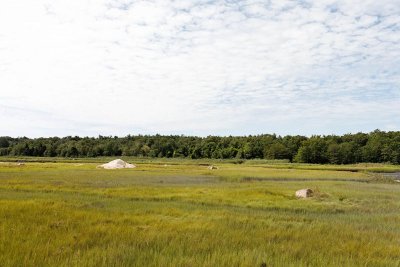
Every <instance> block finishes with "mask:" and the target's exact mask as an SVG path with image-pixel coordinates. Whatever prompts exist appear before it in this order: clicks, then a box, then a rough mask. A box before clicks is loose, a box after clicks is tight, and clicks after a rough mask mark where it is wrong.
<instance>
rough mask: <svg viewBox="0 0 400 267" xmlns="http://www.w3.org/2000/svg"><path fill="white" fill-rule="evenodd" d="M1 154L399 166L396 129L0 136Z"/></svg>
mask: <svg viewBox="0 0 400 267" xmlns="http://www.w3.org/2000/svg"><path fill="white" fill-rule="evenodd" d="M0 156H36V157H71V158H76V157H100V156H137V157H176V158H179V157H182V158H192V159H200V158H213V159H233V158H236V159H287V160H289V161H291V162H305V163H333V164H349V163H358V162H388V163H394V164H400V132H383V131H379V130H375V131H374V132H371V133H357V134H345V135H342V136H336V135H327V136H312V137H305V136H284V137H282V136H277V135H275V134H272V135H270V134H263V135H256V136H239V137H236V136H229V137H219V136H208V137H192V136H177V135H171V136H163V135H153V136H150V135H137V136H131V135H128V136H126V137H116V136H115V137H111V136H99V137H96V138H95V137H77V136H75V137H72V136H68V137H63V138H59V137H50V138H35V139H30V138H27V137H19V138H12V137H0Z"/></svg>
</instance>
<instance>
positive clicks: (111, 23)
mask: <svg viewBox="0 0 400 267" xmlns="http://www.w3.org/2000/svg"><path fill="white" fill-rule="evenodd" d="M0 5H1V7H0V121H1V125H0V135H11V136H31V137H37V136H54V135H58V136H65V135H89V136H96V135H99V134H102V135H126V134H139V133H141V134H154V133H161V134H187V135H202V136H204V135H209V134H213V135H214V134H217V135H247V134H260V133H277V134H281V135H285V134H303V135H311V134H343V133H349V132H358V131H364V132H368V131H372V130H374V129H377V128H379V129H381V130H400V0H381V1H371V0H363V1H361V0H352V1H348V0H347V1H330V0H329V1H328V0H320V1H305V0H303V1H285V0H279V1H272V0H271V1H255V0H249V1H168V0H153V1H131V0H96V1H91V0H79V1H78V0H36V1H30V0H21V1H14V0H3V1H1V3H0Z"/></svg>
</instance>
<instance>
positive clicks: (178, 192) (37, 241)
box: [0, 162, 400, 266]
mask: <svg viewBox="0 0 400 267" xmlns="http://www.w3.org/2000/svg"><path fill="white" fill-rule="evenodd" d="M165 164H166V166H165ZM165 164H159V163H158V162H157V163H152V162H139V163H138V164H137V165H138V167H137V168H135V169H129V170H102V169H96V165H97V163H26V164H25V165H24V166H17V165H16V164H13V163H6V164H0V265H1V266H260V265H261V264H263V263H265V264H266V265H267V266H400V227H399V225H400V185H399V184H397V183H390V182H388V181H386V180H383V181H377V180H376V179H374V176H371V175H370V174H368V173H365V172H351V171H345V170H341V171H337V170H335V169H330V168H327V169H325V168H323V169H322V170H321V169H309V168H308V166H306V165H303V166H301V165H296V167H295V168H292V165H289V164H287V165H288V168H283V167H281V166H278V167H276V164H275V165H273V166H269V167H265V164H261V165H259V164H240V165H238V164H233V163H226V162H219V163H214V164H216V165H217V166H218V167H219V169H217V170H208V169H207V168H206V166H201V165H198V164H194V162H177V163H176V164H168V163H165ZM281 165H282V166H283V165H284V164H281ZM340 167H341V166H338V168H340ZM355 167H357V166H355ZM383 168H391V167H390V166H389V167H387V166H383ZM301 188H312V189H314V190H315V192H316V194H315V196H314V197H313V198H310V199H296V198H295V197H294V192H295V191H296V190H297V189H301Z"/></svg>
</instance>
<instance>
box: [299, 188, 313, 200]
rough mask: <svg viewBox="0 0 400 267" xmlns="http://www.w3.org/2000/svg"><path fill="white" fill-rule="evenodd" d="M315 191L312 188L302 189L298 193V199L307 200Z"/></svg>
mask: <svg viewBox="0 0 400 267" xmlns="http://www.w3.org/2000/svg"><path fill="white" fill-rule="evenodd" d="M312 194H313V191H312V190H311V189H310V188H306V189H300V190H297V191H296V197H299V198H307V197H312Z"/></svg>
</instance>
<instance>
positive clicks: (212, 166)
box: [208, 165, 218, 170]
mask: <svg viewBox="0 0 400 267" xmlns="http://www.w3.org/2000/svg"><path fill="white" fill-rule="evenodd" d="M208 169H209V170H217V169H218V167H216V166H214V165H211V166H208Z"/></svg>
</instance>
